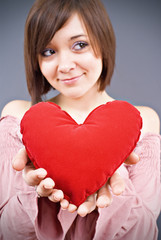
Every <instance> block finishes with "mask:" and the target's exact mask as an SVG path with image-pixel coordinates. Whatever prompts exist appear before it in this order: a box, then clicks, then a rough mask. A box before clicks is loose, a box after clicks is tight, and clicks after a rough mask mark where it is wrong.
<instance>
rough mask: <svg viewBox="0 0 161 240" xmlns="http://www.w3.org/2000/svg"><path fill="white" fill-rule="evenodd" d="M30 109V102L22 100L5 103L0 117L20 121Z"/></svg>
mask: <svg viewBox="0 0 161 240" xmlns="http://www.w3.org/2000/svg"><path fill="white" fill-rule="evenodd" d="M30 107H31V102H29V101H24V100H14V101H11V102H9V103H7V104H6V105H5V106H4V108H3V110H2V113H1V117H5V116H7V115H11V116H14V117H17V118H19V119H20V120H21V119H22V117H23V115H24V114H25V112H26V111H27V110H28V109H29V108H30Z"/></svg>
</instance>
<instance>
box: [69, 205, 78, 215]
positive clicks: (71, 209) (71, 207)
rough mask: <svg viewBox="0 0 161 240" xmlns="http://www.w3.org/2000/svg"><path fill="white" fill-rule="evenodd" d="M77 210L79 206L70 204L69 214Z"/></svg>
mask: <svg viewBox="0 0 161 240" xmlns="http://www.w3.org/2000/svg"><path fill="white" fill-rule="evenodd" d="M76 210H77V206H76V205H74V204H71V203H70V204H69V206H68V212H70V213H73V212H75V211H76Z"/></svg>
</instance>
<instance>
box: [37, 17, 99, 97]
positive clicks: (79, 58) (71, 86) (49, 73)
mask: <svg viewBox="0 0 161 240" xmlns="http://www.w3.org/2000/svg"><path fill="white" fill-rule="evenodd" d="M38 61H39V66H40V69H41V72H42V74H43V75H44V77H45V78H46V79H47V81H48V82H49V83H50V84H51V86H52V87H54V88H55V89H56V90H58V91H59V92H60V93H61V94H63V95H64V96H66V97H71V98H79V97H82V96H84V95H85V94H87V93H89V92H90V91H94V92H95V91H96V92H97V91H98V83H97V81H98V79H99V77H100V75H101V72H102V59H101V56H96V55H95V53H94V51H93V49H92V46H91V44H90V41H89V38H88V35H87V31H86V29H85V26H84V24H83V22H82V21H81V20H80V18H79V16H78V15H77V14H73V15H72V16H71V17H70V18H69V20H68V21H67V22H66V24H65V25H64V26H63V27H62V28H61V29H60V30H59V31H57V32H56V34H55V35H54V37H53V39H52V40H51V42H50V43H49V44H48V45H47V46H46V48H45V49H44V50H43V52H42V53H41V54H39V56H38Z"/></svg>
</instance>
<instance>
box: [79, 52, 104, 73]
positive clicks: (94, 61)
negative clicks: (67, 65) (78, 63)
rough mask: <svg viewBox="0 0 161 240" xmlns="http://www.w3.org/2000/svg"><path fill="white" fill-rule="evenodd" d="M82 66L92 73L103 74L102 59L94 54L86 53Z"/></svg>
mask: <svg viewBox="0 0 161 240" xmlns="http://www.w3.org/2000/svg"><path fill="white" fill-rule="evenodd" d="M82 66H84V68H85V69H86V70H87V71H88V72H90V73H91V74H97V75H98V74H99V73H100V74H101V72H102V59H101V58H100V57H98V58H97V57H96V56H95V55H94V54H92V53H90V54H86V56H85V58H84V59H83V60H82Z"/></svg>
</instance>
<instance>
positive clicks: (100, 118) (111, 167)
mask: <svg viewBox="0 0 161 240" xmlns="http://www.w3.org/2000/svg"><path fill="white" fill-rule="evenodd" d="M141 126H142V120H141V117H140V113H139V111H138V110H137V109H136V108H135V107H133V106H132V105H131V104H129V103H127V102H125V101H113V102H108V103H106V104H104V105H101V106H99V107H97V108H96V109H94V110H93V111H92V112H91V113H90V114H89V115H88V117H87V118H86V120H85V121H84V123H83V124H77V123H76V122H75V121H74V119H72V118H71V117H70V115H69V114H68V113H67V112H65V111H63V110H61V108H60V107H59V106H58V105H56V104H54V103H51V102H46V103H44V102H41V103H38V104H36V105H34V106H32V107H31V108H30V109H29V110H28V111H27V112H26V114H25V115H24V117H23V119H22V121H21V133H22V134H23V143H24V145H25V147H26V150H27V153H28V155H29V157H30V159H31V161H32V162H33V163H34V165H35V167H36V168H39V167H43V168H45V169H46V170H47V172H48V176H49V177H51V178H53V180H54V181H55V183H56V188H58V189H61V190H63V192H64V194H65V198H66V199H68V200H69V201H70V202H71V203H73V204H75V205H77V206H79V205H80V204H81V203H82V202H84V201H85V199H86V198H87V196H89V195H91V194H92V193H94V192H96V191H97V190H98V189H99V188H100V187H101V186H103V185H104V184H105V182H106V181H107V179H108V178H109V177H110V176H112V175H113V173H114V172H115V170H116V169H117V168H118V167H119V166H120V165H121V164H122V163H123V162H124V161H125V159H126V158H127V156H128V155H129V154H130V153H131V152H132V150H133V149H134V147H135V146H136V143H137V141H138V139H139V136H140V129H141Z"/></svg>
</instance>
